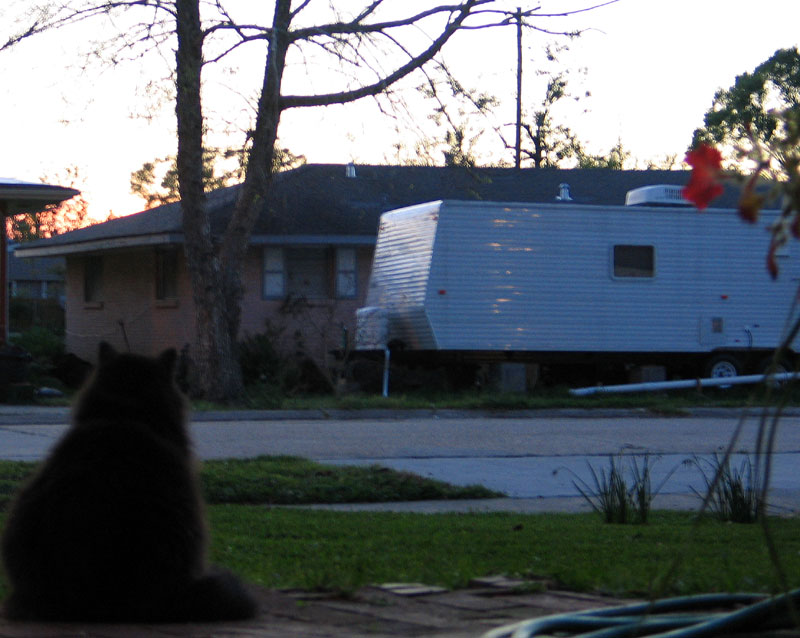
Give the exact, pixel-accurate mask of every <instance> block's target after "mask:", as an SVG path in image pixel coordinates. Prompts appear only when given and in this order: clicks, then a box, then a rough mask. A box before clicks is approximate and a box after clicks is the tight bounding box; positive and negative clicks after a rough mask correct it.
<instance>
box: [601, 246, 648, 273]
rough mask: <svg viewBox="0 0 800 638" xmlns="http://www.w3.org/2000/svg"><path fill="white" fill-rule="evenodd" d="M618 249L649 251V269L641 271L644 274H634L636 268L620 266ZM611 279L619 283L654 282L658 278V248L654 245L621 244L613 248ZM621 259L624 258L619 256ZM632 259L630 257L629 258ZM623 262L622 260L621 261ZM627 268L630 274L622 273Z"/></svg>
mask: <svg viewBox="0 0 800 638" xmlns="http://www.w3.org/2000/svg"><path fill="white" fill-rule="evenodd" d="M618 249H649V268H647V269H639V272H641V273H643V274H634V273H636V272H637V268H636V266H630V265H627V266H626V265H624V264H618V254H617V251H618ZM610 252H611V259H610V262H611V264H610V265H611V278H612V279H615V280H617V281H653V280H654V279H655V278H656V268H657V255H656V247H655V245H654V244H634V243H625V244H623V243H619V244H613V245H612V246H611V251H610ZM619 257H622V256H621V255H619ZM629 257H630V256H629ZM620 261H621V259H620ZM625 268H627V269H628V270H629V271H630V273H627V274H626V273H625V272H620V271H623V270H624V269H625Z"/></svg>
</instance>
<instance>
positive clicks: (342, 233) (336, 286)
mask: <svg viewBox="0 0 800 638" xmlns="http://www.w3.org/2000/svg"><path fill="white" fill-rule="evenodd" d="M687 180H688V173H687V172H684V171H610V170H556V169H542V170H535V169H524V170H520V171H517V170H515V169H510V168H475V169H466V168H449V167H422V166H353V165H348V166H344V165H312V164H309V165H305V166H302V167H300V168H297V169H294V170H291V171H287V172H285V173H280V174H278V175H276V176H275V178H274V182H273V188H272V190H271V192H270V195H269V197H268V198H267V199H266V200H265V203H264V207H263V211H262V213H261V215H260V217H259V219H258V220H257V223H256V226H255V228H254V230H253V235H252V238H251V241H250V249H249V253H248V255H247V259H246V265H245V272H244V273H243V275H244V277H243V279H244V282H245V292H244V299H243V307H242V325H241V331H242V334H243V335H245V334H258V333H263V332H264V331H265V330H267V327H268V326H269V330H270V331H271V332H273V333H275V334H276V335H277V338H278V340H279V342H280V343H282V344H283V347H284V348H286V349H292V348H294V349H297V348H302V349H303V350H304V351H305V352H306V353H307V354H309V355H310V356H311V357H312V358H313V359H315V360H316V361H317V362H318V363H319V364H320V365H323V366H324V365H325V363H326V360H327V357H328V353H329V352H330V351H331V350H334V349H337V348H341V347H342V346H343V345H344V344H346V343H347V342H348V341H351V340H352V335H353V329H354V324H355V311H356V309H357V308H359V307H360V306H362V305H363V303H364V297H365V293H366V288H367V283H368V278H369V272H370V267H371V261H372V253H373V249H374V245H375V239H376V235H377V229H378V220H379V217H380V214H381V213H383V212H385V211H387V210H391V209H394V208H398V207H402V206H408V205H412V204H417V203H422V202H426V201H433V200H437V199H482V200H494V201H527V202H535V201H540V202H552V201H557V200H558V201H564V200H569V201H575V202H580V203H585V204H621V203H623V202H624V201H625V194H626V192H627V191H629V190H631V189H634V188H638V187H641V186H648V185H653V184H679V185H682V184H685V183H686V181H687ZM238 188H239V187H238V186H233V187H229V188H225V189H221V190H218V191H214V192H212V193H209V194H208V196H207V206H208V211H209V216H210V219H211V224H212V232H221V230H222V229H223V228H224V224H225V223H226V222H227V220H228V218H229V216H230V213H231V210H232V207H233V204H234V201H235V198H236V196H237V193H238ZM732 197H733V195H732V194H727V195H726V196H725V198H724V199H726V200H727V201H724V202H723V201H721V200H720V205H724V206H730V205H732V204H733V200H732ZM182 243H183V232H182V228H181V214H180V207H179V205H178V204H168V205H165V206H161V207H159V208H155V209H152V210H149V211H144V212H141V213H137V214H135V215H130V216H128V217H123V218H119V219H114V220H111V221H108V222H105V223H102V224H97V225H95V226H91V227H87V228H82V229H80V230H75V231H72V232H69V233H65V234H63V235H59V236H56V237H52V238H50V239H47V240H40V241H36V242H32V243H28V244H25V245H21V246H19V247H17V249H16V254H17V255H18V256H20V257H53V256H62V257H65V258H66V348H67V350H68V351H69V352H72V353H74V354H76V355H78V356H79V357H82V358H85V359H87V360H90V361H91V360H93V358H94V355H95V352H96V349H97V344H98V342H99V341H100V340H107V341H109V342H111V343H112V344H114V345H115V346H116V347H118V348H122V349H127V348H130V350H132V351H137V352H142V353H155V352H158V351H159V350H161V349H163V348H165V347H170V346H171V347H176V348H179V349H180V348H182V347H183V346H184V345H186V344H192V343H193V342H194V330H195V327H194V325H195V324H194V316H193V315H194V312H193V307H192V295H191V287H190V283H189V279H188V276H187V272H186V268H185V262H184V257H183V253H182V250H181V246H182Z"/></svg>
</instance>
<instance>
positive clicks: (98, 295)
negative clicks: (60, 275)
mask: <svg viewBox="0 0 800 638" xmlns="http://www.w3.org/2000/svg"><path fill="white" fill-rule="evenodd" d="M103 261H104V260H103V256H102V255H87V256H86V257H85V258H84V260H83V303H84V304H87V305H94V306H99V305H102V303H103V268H104V264H103Z"/></svg>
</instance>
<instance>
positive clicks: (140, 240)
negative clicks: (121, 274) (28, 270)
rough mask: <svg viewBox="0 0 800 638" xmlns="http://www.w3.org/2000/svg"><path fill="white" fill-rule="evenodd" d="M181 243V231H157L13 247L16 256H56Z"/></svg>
mask: <svg viewBox="0 0 800 638" xmlns="http://www.w3.org/2000/svg"><path fill="white" fill-rule="evenodd" d="M181 243H183V234H182V233H159V234H156V235H144V236H138V237H113V238H109V239H95V240H90V241H82V242H75V243H69V244H57V245H55V246H25V245H24V244H22V245H19V246H17V247H15V248H14V254H15V255H16V256H17V257H22V258H25V257H57V256H62V255H77V254H81V253H98V252H104V251H108V250H119V249H124V248H144V247H148V246H164V245H167V244H181Z"/></svg>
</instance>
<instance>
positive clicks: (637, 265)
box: [614, 245, 655, 279]
mask: <svg viewBox="0 0 800 638" xmlns="http://www.w3.org/2000/svg"><path fill="white" fill-rule="evenodd" d="M654 276H655V248H654V247H653V246H633V245H617V246H614V277H620V278H623V279H630V278H634V279H637V278H638V279H642V278H652V277H654Z"/></svg>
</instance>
